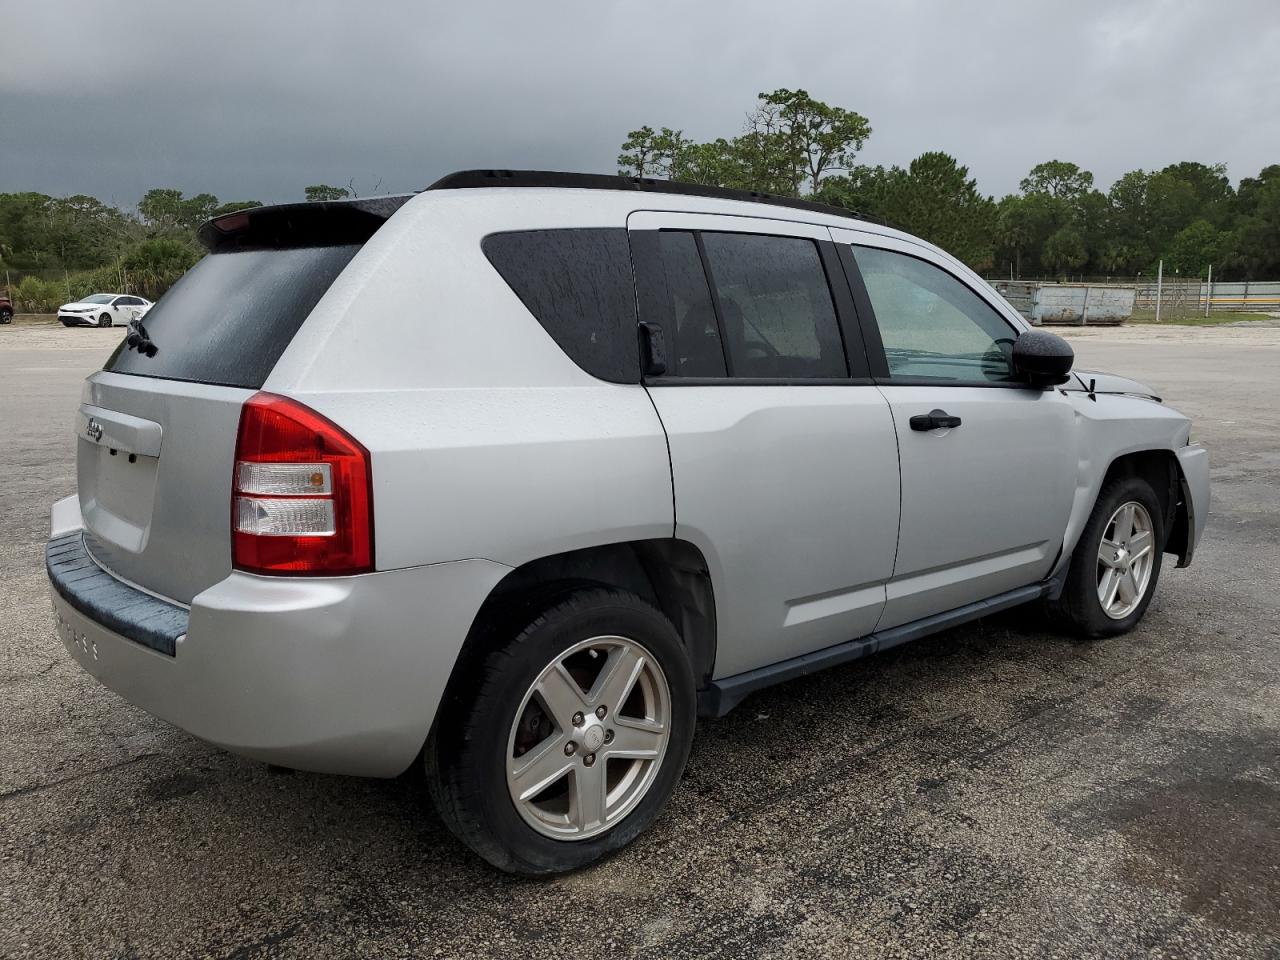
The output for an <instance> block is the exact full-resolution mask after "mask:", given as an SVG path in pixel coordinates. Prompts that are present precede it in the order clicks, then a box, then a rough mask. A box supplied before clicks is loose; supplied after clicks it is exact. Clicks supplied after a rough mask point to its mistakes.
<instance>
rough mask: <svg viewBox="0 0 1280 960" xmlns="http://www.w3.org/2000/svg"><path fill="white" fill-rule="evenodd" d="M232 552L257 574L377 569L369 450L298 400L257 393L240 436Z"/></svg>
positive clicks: (242, 420)
mask: <svg viewBox="0 0 1280 960" xmlns="http://www.w3.org/2000/svg"><path fill="white" fill-rule="evenodd" d="M231 557H232V562H233V564H234V565H235V567H236V568H237V569H240V570H247V571H249V572H251V573H266V574H277V575H279V574H285V575H289V574H291V575H295V576H320V575H337V574H354V573H367V572H368V571H370V570H372V569H373V479H372V471H371V464H370V458H369V451H368V450H366V449H365V448H364V447H363V446H362V445H361V444H360V443H359V442H358V441H356V440H355V439H354V438H353V437H352V436H351V435H350V434H348V433H347V432H346V431H345V430H343V429H342V428H341V427H339V426H338V425H337V424H335V423H333V421H331V420H329V419H327V418H325V417H323V416H321V415H320V414H318V413H316V412H315V411H314V410H311V409H309V408H307V407H305V406H303V405H302V404H300V403H298V402H297V401H296V400H290V399H288V398H287V397H280V396H276V395H275V394H270V393H257V394H254V395H253V396H252V397H250V398H249V399H248V400H247V401H245V405H244V408H243V409H242V410H241V412H240V430H239V433H238V434H237V436H236V467H235V475H234V476H233V478H232V496H231Z"/></svg>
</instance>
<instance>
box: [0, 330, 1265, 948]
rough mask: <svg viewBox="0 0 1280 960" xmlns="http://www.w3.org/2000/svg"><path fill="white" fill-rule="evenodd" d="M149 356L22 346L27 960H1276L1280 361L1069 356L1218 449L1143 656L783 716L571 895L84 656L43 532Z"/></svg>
mask: <svg viewBox="0 0 1280 960" xmlns="http://www.w3.org/2000/svg"><path fill="white" fill-rule="evenodd" d="M120 335H121V331H111V330H88V329H86V330H63V329H62V328H60V327H22V326H14V327H7V328H0V443H2V446H0V449H2V450H3V453H2V454H0V577H2V578H0V583H2V584H3V586H2V587H0V956H4V957H26V956H32V957H93V958H98V957H165V958H172V957H186V956H217V957H241V958H244V957H325V956H351V957H362V958H363V957H382V956H387V957H401V956H411V955H412V956H450V957H464V956H465V957H472V956H481V957H483V956H515V957H521V958H532V957H574V958H587V957H596V956H619V957H621V956H644V957H682V958H683V957H690V958H693V957H758V956H831V957H849V956H858V957H908V956H910V957H921V956H930V957H944V956H956V957H961V956H962V957H979V956H990V957H1002V958H1004V957H1020V956H1028V957H1073V958H1074V957H1092V956H1096V957H1103V956H1105V957H1193V956H1194V957H1215V958H1222V957H1234V956H1239V957H1276V956H1280V769H1278V762H1280V651H1278V644H1280V574H1278V573H1277V570H1278V569H1280V330H1277V329H1257V328H1218V329H1212V328H1207V329H1188V328H1152V327H1132V328H1124V329H1119V330H1105V331H1104V330H1097V331H1095V330H1085V331H1075V332H1073V333H1072V342H1073V344H1074V346H1075V347H1076V349H1077V353H1078V356H1079V361H1078V362H1079V364H1080V365H1082V366H1091V367H1094V368H1097V369H1103V370H1108V371H1112V372H1116V373H1124V374H1127V375H1130V376H1133V377H1136V378H1138V379H1141V380H1144V381H1146V382H1149V383H1151V384H1153V385H1154V386H1156V387H1158V388H1159V390H1160V391H1161V392H1162V393H1163V395H1164V396H1165V397H1166V399H1167V401H1168V402H1169V403H1171V404H1172V405H1174V406H1175V407H1177V408H1179V409H1181V410H1182V411H1184V412H1185V413H1187V414H1188V415H1190V416H1192V417H1193V418H1194V419H1195V428H1194V436H1195V438H1196V439H1197V440H1201V441H1203V442H1204V443H1206V444H1207V445H1208V446H1209V447H1210V451H1211V457H1212V463H1213V468H1212V469H1213V483H1214V489H1213V496H1214V502H1213V509H1212V512H1211V515H1210V518H1209V524H1208V530H1207V532H1206V535H1205V539H1204V541H1203V542H1202V544H1201V546H1200V549H1199V551H1198V553H1197V557H1196V561H1195V563H1194V564H1193V565H1192V566H1191V567H1190V568H1189V569H1186V570H1175V569H1173V568H1172V567H1171V566H1167V567H1166V568H1165V570H1164V574H1163V576H1162V579H1161V583H1160V587H1159V591H1158V593H1157V595H1156V598H1155V601H1154V603H1153V604H1152V606H1151V608H1150V610H1149V611H1148V613H1147V616H1146V619H1145V621H1144V622H1143V623H1142V625H1141V626H1140V627H1139V628H1138V629H1137V630H1136V631H1135V632H1134V633H1132V634H1131V635H1129V636H1127V637H1122V638H1117V639H1112V640H1106V641H1102V642H1095V643H1082V642H1078V641H1075V640H1072V639H1070V638H1068V637H1065V636H1062V635H1059V634H1057V633H1055V632H1053V631H1052V630H1051V629H1047V628H1045V627H1044V626H1043V625H1041V624H1039V623H1038V622H1037V621H1036V620H1034V619H1032V618H1029V617H1027V616H1025V615H1021V614H1006V615H1002V616H1000V617H996V618H992V619H988V620H985V621H980V622H978V623H975V624H973V625H970V626H967V627H964V628H961V629H956V630H951V631H948V632H946V633H944V634H941V635H939V636H936V637H933V638H930V639H927V640H923V641H920V642H917V643H915V644H912V645H909V646H906V647H903V648H899V649H897V650H894V651H891V652H888V653H885V654H882V655H880V656H878V657H874V658H871V659H868V660H864V661H860V662H858V663H854V664H851V665H848V666H846V667H843V668H839V669H836V670H833V671H829V672H827V673H825V674H821V675H819V676H816V677H812V678H807V679H803V680H798V681H794V682H791V683H788V684H785V685H783V686H781V687H778V688H776V689H773V690H770V691H767V692H764V693H761V694H757V695H755V696H753V697H752V698H751V699H749V700H748V701H747V702H745V703H744V704H743V705H742V706H741V707H740V708H739V709H737V710H736V711H735V712H733V713H732V714H730V715H729V716H728V717H725V718H723V719H720V720H715V721H710V722H704V723H702V724H701V725H700V727H699V730H698V735H697V738H696V740H695V743H694V748H693V755H692V758H691V761H690V763H689V767H688V771H687V773H686V774H685V777H684V780H683V783H682V784H681V786H680V789H679V790H678V792H677V794H676V795H675V797H674V798H673V800H672V802H671V804H670V805H669V807H668V809H667V812H666V814H665V815H664V816H663V817H662V819H661V820H660V821H659V822H658V823H657V825H656V826H655V828H654V829H653V830H651V831H650V832H649V833H647V834H646V835H645V836H643V837H642V838H640V840H639V841H637V842H636V843H635V844H634V845H633V846H631V847H630V848H628V849H627V850H626V851H624V852H622V853H621V854H620V855H618V856H617V857H615V858H614V859H612V860H610V861H608V862H607V863H605V864H603V865H601V866H598V867H596V868H593V869H589V870H586V871H583V872H580V873H578V874H575V875H572V876H568V877H564V878H560V879H555V880H550V881H529V880H519V879H513V878H510V877H507V876H505V875H502V874H499V873H496V872H494V871H493V870H492V869H490V868H488V867H486V866H485V865H484V864H482V863H481V862H480V861H479V860H478V859H476V858H475V857H473V856H472V855H470V854H469V853H468V852H467V851H466V850H465V849H464V848H462V847H461V846H460V845H459V844H458V843H457V842H455V841H454V840H453V839H452V837H451V836H450V835H449V834H448V833H447V832H446V831H445V830H444V828H443V827H442V825H441V824H440V823H439V821H438V820H437V819H436V817H435V816H434V814H433V813H432V812H431V810H430V807H429V805H428V803H427V801H426V799H425V796H424V791H423V788H422V785H421V783H419V782H417V781H416V780H415V779H414V778H412V777H405V778H401V779H399V780H391V781H373V780H356V779H348V778H341V777H327V776H319V775H311V774H304V773H297V774H281V773H277V772H273V771H271V770H269V769H268V768H267V767H266V766H264V765H262V764H260V763H255V762H252V761H248V760H242V759H239V758H237V757H234V756H231V755H229V754H226V753H223V752H221V751H219V750H217V749H213V748H211V747H209V746H207V745H206V744H203V743H201V742H200V741H198V740H195V739H194V738H192V737H190V736H188V735H187V734H185V733H182V732H181V731H179V730H176V729H174V728H172V727H169V726H167V725H166V724H164V723H162V722H160V721H158V720H155V719H153V718H152V717H150V716H148V715H147V714H145V713H143V712H142V711H141V710H139V709H136V708H134V707H132V706H130V705H129V704H127V703H125V702H124V701H123V700H121V699H120V698H118V697H117V696H116V695H115V694H113V693H111V692H109V691H108V690H106V689H104V688H102V687H100V686H98V685H97V684H96V683H95V682H94V681H92V680H91V679H90V678H89V677H88V676H87V675H86V674H84V673H83V672H81V671H80V669H79V668H78V667H77V666H76V665H75V664H74V663H73V662H72V661H71V659H70V658H69V656H68V655H67V654H66V653H65V652H64V651H63V649H62V647H61V645H60V644H59V642H58V641H57V639H56V638H55V636H54V631H53V627H52V618H51V614H50V608H49V602H48V598H47V588H46V584H45V576H44V571H43V549H44V542H45V539H46V536H47V517H48V507H49V504H50V503H51V502H52V501H54V500H55V499H57V498H59V497H61V496H64V495H66V494H68V493H70V492H72V490H73V489H74V486H75V465H74V459H73V457H74V442H73V439H72V417H73V414H74V410H75V407H76V404H77V398H78V396H79V389H80V387H79V384H80V380H81V379H82V378H83V377H84V376H85V375H87V374H88V373H89V372H91V371H92V370H93V369H95V368H96V367H98V366H99V365H100V364H101V362H102V360H103V359H104V358H105V356H106V355H107V353H108V352H109V350H110V349H111V346H112V345H113V344H114V342H115V340H116V338H118V337H119V336H120ZM1009 482H1010V483H1016V482H1017V478H1016V477H1010V478H1009Z"/></svg>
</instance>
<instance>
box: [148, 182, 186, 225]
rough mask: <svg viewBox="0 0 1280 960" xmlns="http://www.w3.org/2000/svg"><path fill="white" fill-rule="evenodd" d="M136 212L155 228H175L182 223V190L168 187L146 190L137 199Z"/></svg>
mask: <svg viewBox="0 0 1280 960" xmlns="http://www.w3.org/2000/svg"><path fill="white" fill-rule="evenodd" d="M138 213H139V214H140V215H141V217H142V220H143V222H144V223H146V224H147V225H148V226H149V227H151V228H153V229H155V230H176V229H177V228H178V227H179V226H181V224H182V220H183V206H182V191H181V190H174V189H172V188H170V187H157V188H155V189H152V190H148V191H147V192H146V193H144V194H143V195H142V199H141V200H139V201H138Z"/></svg>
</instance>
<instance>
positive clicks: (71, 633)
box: [50, 505, 509, 777]
mask: <svg viewBox="0 0 1280 960" xmlns="http://www.w3.org/2000/svg"><path fill="white" fill-rule="evenodd" d="M59 506H62V505H59ZM63 513H64V514H65V507H64V508H63ZM58 532H61V533H62V534H63V541H62V542H64V543H65V542H66V541H65V538H66V536H68V535H70V536H71V537H72V542H73V543H74V539H75V532H74V531H68V530H67V529H66V528H65V524H64V525H63V527H62V529H61V530H60V531H59V529H58V511H57V510H55V534H56V533H58ZM90 563H92V560H91V559H90ZM95 566H96V565H95ZM81 569H83V568H81ZM508 571H509V568H507V567H505V566H503V565H501V564H498V563H493V562H491V561H488V560H463V561H458V562H455V563H440V564H432V565H430V566H425V567H416V568H411V569H406V570H394V571H387V572H383V573H373V574H367V575H364V576H358V577H334V578H324V579H321V578H283V577H280V578H276V577H259V576H253V575H251V574H245V573H239V572H236V573H232V574H231V576H229V577H227V579H225V580H223V581H222V582H221V583H218V584H216V585H215V586H213V587H210V588H209V589H207V590H205V591H204V592H203V593H201V594H199V595H198V596H196V597H195V598H194V600H193V601H192V604H191V607H190V610H189V611H188V613H187V618H188V619H187V624H186V632H185V633H183V634H181V635H179V636H176V637H175V638H174V642H173V654H172V655H169V654H167V653H165V652H163V651H161V650H159V649H156V648H155V647H154V646H153V645H147V644H146V643H144V642H140V641H139V640H138V639H136V638H134V639H131V637H130V634H132V633H134V632H135V630H134V628H135V627H136V626H137V624H136V623H133V620H134V619H136V618H137V616H143V617H145V616H147V615H149V613H150V614H154V613H155V612H156V610H155V605H156V604H157V603H161V604H164V605H165V606H166V607H168V608H170V609H173V605H172V604H168V603H166V602H164V601H159V600H157V599H156V598H154V597H152V596H151V595H150V594H147V593H145V592H143V591H141V590H138V589H137V588H136V587H133V586H130V585H128V584H124V583H122V582H121V581H118V580H114V578H112V577H111V576H110V574H109V573H105V572H103V571H101V570H100V569H97V571H96V573H95V572H94V571H89V572H88V573H87V574H81V580H80V581H76V580H73V579H68V578H67V577H66V576H62V575H60V574H59V572H58V571H56V570H54V568H53V566H52V565H51V566H50V577H51V581H52V586H53V590H52V595H53V607H54V613H55V616H56V619H57V625H58V631H59V634H60V636H61V638H62V642H63V645H64V646H65V647H66V648H67V650H68V652H69V653H70V654H71V655H72V657H74V658H75V660H76V661H77V662H78V663H79V664H80V665H81V666H82V667H83V668H84V669H85V670H86V671H88V672H89V673H90V674H92V675H93V676H94V677H95V678H97V679H98V680H99V681H100V682H101V683H102V684H104V685H105V686H107V687H109V688H110V689H112V690H114V691H115V692H117V693H119V694H120V695H121V696H122V697H124V698H125V699H126V700H128V701H129V702H130V703H133V704H135V705H137V706H139V707H141V708H143V709H144V710H146V711H148V712H149V713H152V714H154V715H156V716H157V717H160V718H161V719H163V720H166V721H168V722H170V723H172V724H174V725H175V726H178V727H181V728H182V729H184V730H186V731H188V732H189V733H191V734H193V735H195V736H197V737H199V738H200V739H202V740H206V741H208V742H210V743H212V744H215V745H217V746H220V747H223V748H225V749H227V750H231V751H233V752H235V753H240V754H243V755H245V756H249V757H253V758H255V759H259V760H265V761H267V762H270V763H277V764H280V765H282V766H288V767H296V768H298V769H304V770H316V771H320V772H325V773H346V774H356V775H361V776H382V777H388V776H395V775H397V774H399V773H401V772H402V771H404V770H405V769H406V768H407V767H408V766H409V764H410V763H412V762H413V759H414V757H415V756H416V755H417V753H418V751H419V749H421V747H422V744H423V742H424V741H425V739H426V736H427V733H428V731H429V729H430V727H431V723H432V720H433V719H434V717H435V711H436V707H437V705H438V704H439V702H440V699H441V696H442V695H443V693H444V687H445V684H446V682H447V681H448V679H449V674H450V672H451V671H452V669H453V665H454V662H455V661H456V659H457V656H458V652H459V650H460V649H461V647H462V642H463V640H464V639H465V637H466V635H467V631H468V630H469V629H470V627H471V622H472V620H473V619H474V617H475V614H476V611H478V610H479V608H480V605H481V604H482V603H483V602H484V598H485V597H486V596H487V595H488V593H489V591H490V590H491V589H492V588H493V586H494V585H495V584H497V582H498V581H499V580H500V579H502V577H503V576H504V575H505V574H506V573H507V572H508ZM102 577H106V578H109V579H110V580H112V582H113V584H114V585H115V586H114V589H115V590H116V591H117V592H116V593H115V594H114V595H113V596H112V597H111V598H110V599H109V601H106V603H107V604H108V606H105V607H104V605H103V603H104V602H103V601H101V599H100V598H101V591H102V590H103V589H104V585H103V583H102V579H101V578H102ZM86 580H87V581H89V582H90V583H91V584H94V583H96V586H93V587H92V589H94V590H97V591H98V592H99V601H98V605H97V606H94V605H93V604H92V603H90V602H88V601H87V600H86V598H85V597H84V596H83V591H84V588H83V587H81V586H78V585H77V584H78V583H80V582H82V581H86ZM121 590H123V591H126V592H124V593H121V592H119V591H121ZM90 599H92V598H90ZM178 609H182V608H178ZM166 628H167V627H166Z"/></svg>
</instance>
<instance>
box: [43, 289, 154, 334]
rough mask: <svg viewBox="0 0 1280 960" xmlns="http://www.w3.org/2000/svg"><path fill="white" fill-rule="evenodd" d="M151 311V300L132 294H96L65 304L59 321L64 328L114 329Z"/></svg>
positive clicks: (59, 313)
mask: <svg viewBox="0 0 1280 960" xmlns="http://www.w3.org/2000/svg"><path fill="white" fill-rule="evenodd" d="M150 309H151V301H150V300H144V299H143V298H142V297H135V296H133V295H132V294H123V293H95V294H91V295H90V296H87V297H85V298H84V299H83V300H77V301H76V302H75V303H64V304H63V305H62V306H60V307H59V308H58V319H59V320H60V321H61V322H62V325H63V326H64V327H112V326H116V325H124V324H127V323H128V322H129V321H130V320H137V319H138V318H139V317H141V316H142V315H143V314H145V313H146V312H147V311H148V310H150Z"/></svg>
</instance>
